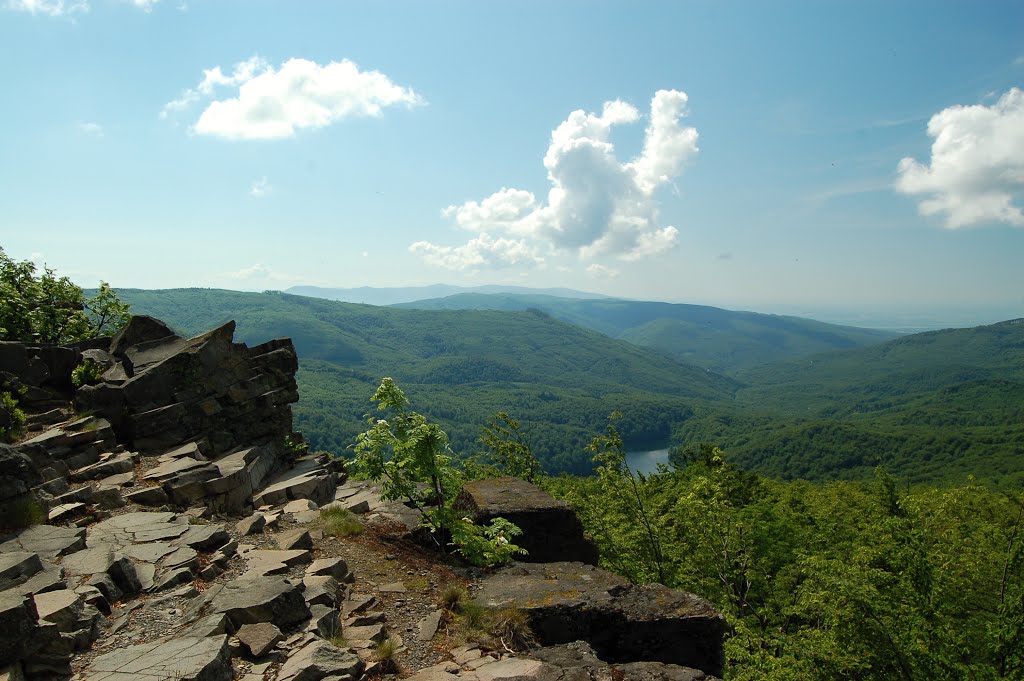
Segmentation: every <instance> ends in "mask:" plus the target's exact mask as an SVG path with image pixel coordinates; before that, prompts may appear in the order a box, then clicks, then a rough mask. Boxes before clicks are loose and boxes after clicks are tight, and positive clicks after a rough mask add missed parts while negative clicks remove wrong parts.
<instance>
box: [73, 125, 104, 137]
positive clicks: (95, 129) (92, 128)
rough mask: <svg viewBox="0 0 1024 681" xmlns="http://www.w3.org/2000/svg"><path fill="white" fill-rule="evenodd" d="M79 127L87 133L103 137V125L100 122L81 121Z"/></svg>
mask: <svg viewBox="0 0 1024 681" xmlns="http://www.w3.org/2000/svg"><path fill="white" fill-rule="evenodd" d="M78 129H79V130H81V131H82V132H84V133H85V134H86V135H92V136H94V137H103V126H102V125H100V124H99V123H88V122H86V123H79V124H78Z"/></svg>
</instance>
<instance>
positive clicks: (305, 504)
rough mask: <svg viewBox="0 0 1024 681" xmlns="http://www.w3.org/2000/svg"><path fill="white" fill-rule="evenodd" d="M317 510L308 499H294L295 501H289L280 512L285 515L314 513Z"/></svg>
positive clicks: (314, 504)
mask: <svg viewBox="0 0 1024 681" xmlns="http://www.w3.org/2000/svg"><path fill="white" fill-rule="evenodd" d="M318 508H319V506H317V505H316V503H315V502H312V501H310V500H309V499H296V500H295V501H289V502H288V503H287V504H285V505H284V508H283V509H281V510H282V511H284V512H285V513H301V512H302V511H315V510H317V509H318Z"/></svg>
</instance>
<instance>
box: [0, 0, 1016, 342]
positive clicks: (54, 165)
mask: <svg viewBox="0 0 1024 681" xmlns="http://www.w3.org/2000/svg"><path fill="white" fill-rule="evenodd" d="M0 59H2V63H3V64H4V66H3V74H4V77H3V84H4V106H3V107H0V154H2V156H0V158H2V159H3V161H2V162H0V202H2V205H3V210H2V212H0V246H2V247H3V248H4V249H5V250H6V251H7V252H8V253H9V254H10V255H11V256H13V257H16V258H32V259H35V260H37V261H39V262H43V261H45V262H46V263H47V264H48V265H50V266H52V267H55V268H57V270H58V271H59V272H61V273H63V274H68V275H69V276H71V277H72V278H73V279H75V280H76V281H78V282H79V283H81V284H83V285H87V286H92V285H95V283H96V282H97V281H98V280H99V279H100V278H102V279H104V280H108V281H109V282H110V283H111V284H112V285H114V286H115V287H118V286H121V287H141V288H164V287H177V286H217V287H225V288H236V289H246V290H262V289H267V288H286V287H288V286H291V285H293V284H316V285H324V286H346V287H348V286H363V285H369V286H401V285H417V284H429V283H437V282H445V283H454V284H463V285H476V284H484V283H511V284H517V285H525V286H538V287H547V286H567V287H572V288H577V289H583V290H589V291H598V292H603V293H609V294H616V295H623V296H629V297H635V298H644V299H654V300H670V301H684V302H698V303H706V304H715V305H721V306H725V307H733V308H746V309H755V310H763V311H780V312H791V313H801V312H802V313H805V314H810V315H814V316H818V317H821V318H827V317H829V316H830V315H831V316H832V318H833V319H843V320H848V321H856V320H858V319H860V320H863V321H864V322H865V323H868V322H870V321H872V320H878V319H882V318H886V319H888V318H889V317H887V315H889V316H893V319H897V318H910V317H914V316H921V315H933V316H935V315H937V316H938V317H943V315H945V317H943V318H944V319H947V320H948V321H950V322H951V323H952V322H956V323H960V322H971V321H977V322H981V321H992V320H995V319H997V318H1000V317H1009V316H1024V267H1022V266H1021V263H1020V261H1021V256H1022V255H1024V216H1022V214H1021V206H1022V205H1024V94H1022V93H1021V91H1020V90H1019V89H1017V88H1024V5H1022V4H1021V3H1020V2H971V3H968V2H958V3H946V2H936V1H929V2H899V3H893V2H867V1H859V2H800V3H796V2H771V3H767V2H751V3H740V2H614V3H613V2H587V3H578V2H562V1H560V2H557V3H552V2H543V3H541V2H519V3H501V4H499V3H492V2H439V3H424V2H417V3H413V2H403V3H392V2H374V3H359V4H356V3H341V2H330V3H328V2H324V3H315V2H306V3H270V2H203V1H200V0H186V1H185V2H182V1H181V0H63V2H60V1H59V0H0ZM574 112H576V113H574ZM930 121H931V125H929V122H930ZM933 144H934V145H935V146H934V147H933ZM904 159H906V160H904Z"/></svg>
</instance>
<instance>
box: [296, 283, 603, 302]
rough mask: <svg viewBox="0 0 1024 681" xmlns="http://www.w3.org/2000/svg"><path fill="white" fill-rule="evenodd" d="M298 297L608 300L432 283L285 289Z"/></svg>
mask: <svg viewBox="0 0 1024 681" xmlns="http://www.w3.org/2000/svg"><path fill="white" fill-rule="evenodd" d="M285 293H291V294H292V295H296V296H308V297H310V298H325V299H327V300H337V301H340V302H344V303H363V304H365V305H397V304H400V303H411V302H413V301H416V300H423V299H426V298H442V297H445V296H453V295H458V294H462V293H483V294H494V293H521V294H541V295H550V296H558V297H561V298H582V299H593V298H606V297H607V296H604V295H601V294H600V293H587V292H586V291H576V290H574V289H571V288H541V289H537V288H529V287H527V286H504V285H501V284H488V285H485V286H453V285H451V284H431V285H430V286H397V287H389V288H380V287H373V286H359V287H357V288H329V287H321V286H292V287H291V288H288V289H286V290H285Z"/></svg>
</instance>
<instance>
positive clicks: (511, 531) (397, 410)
mask: <svg viewBox="0 0 1024 681" xmlns="http://www.w3.org/2000/svg"><path fill="white" fill-rule="evenodd" d="M371 400H372V401H373V402H376V403H377V410H378V411H379V412H384V415H385V416H388V417H389V418H386V419H385V418H375V417H374V416H373V415H369V416H368V417H367V425H369V426H370V428H369V430H367V431H366V432H363V433H360V434H359V435H358V436H357V437H356V446H355V451H356V461H355V467H356V469H357V471H358V472H359V473H360V474H361V475H365V476H366V477H367V478H369V479H370V480H373V481H374V482H379V483H380V485H381V495H380V496H381V499H384V500H385V501H393V500H396V499H403V500H405V501H406V502H407V503H408V505H410V506H412V507H413V508H415V509H416V510H417V511H419V513H420V517H421V518H422V523H423V526H424V527H426V528H427V529H429V530H430V534H431V537H433V539H434V541H435V543H436V544H437V546H438V548H440V549H442V550H444V549H446V548H447V547H448V546H453V547H455V551H456V552H457V553H459V554H460V555H462V556H463V557H464V558H466V560H468V561H470V562H471V563H473V564H475V565H481V566H492V565H498V564H501V563H503V562H507V561H508V560H509V559H511V557H512V556H513V555H515V554H516V553H525V551H524V550H523V549H521V548H520V547H518V546H516V545H515V544H512V543H511V542H510V541H509V538H510V537H514V536H516V535H518V534H520V533H521V531H520V530H519V528H518V527H516V526H515V525H513V524H512V523H510V522H508V521H507V520H505V519H503V518H496V519H495V520H494V521H492V523H491V524H490V525H489V526H487V527H478V526H476V525H474V524H473V522H472V521H471V520H470V519H469V518H465V517H463V514H462V513H461V512H459V511H456V510H455V509H454V508H453V503H454V501H455V497H456V494H457V493H458V491H459V489H460V488H461V486H462V484H461V483H462V477H461V474H460V472H459V470H458V468H457V467H456V466H455V465H454V463H453V458H454V454H453V452H452V450H451V447H449V446H448V434H447V433H445V432H444V431H443V430H441V428H440V427H438V425H437V424H435V423H430V422H428V421H427V419H426V417H425V416H423V415H422V414H419V413H417V412H414V411H410V410H409V399H408V398H407V397H406V396H405V393H403V392H402V390H401V388H399V387H398V385H397V384H396V383H395V382H394V380H392V379H390V378H384V379H382V380H381V383H380V387H378V388H377V391H376V392H375V393H374V394H373V397H372V398H371Z"/></svg>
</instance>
